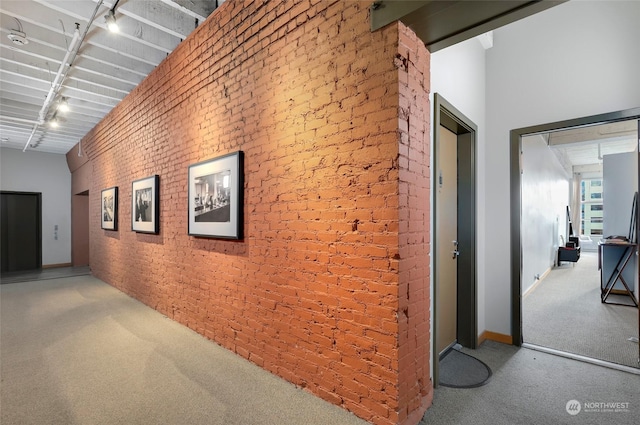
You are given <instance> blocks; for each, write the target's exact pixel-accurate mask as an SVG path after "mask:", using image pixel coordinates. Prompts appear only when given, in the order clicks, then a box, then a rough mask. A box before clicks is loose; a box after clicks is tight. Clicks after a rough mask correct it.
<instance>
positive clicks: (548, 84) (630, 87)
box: [480, 1, 640, 335]
mask: <svg viewBox="0 0 640 425" xmlns="http://www.w3.org/2000/svg"><path fill="white" fill-rule="evenodd" d="M638 16H640V2H636V1H612V2H596V1H575V2H568V3H563V4H561V5H559V6H556V7H553V8H551V9H549V10H546V11H544V12H541V13H539V14H536V15H534V16H531V17H529V18H527V19H524V20H521V21H518V22H515V23H513V24H510V25H508V26H505V27H502V28H500V29H498V30H496V31H494V46H493V48H491V49H489V50H487V54H486V106H487V109H486V110H487V115H486V151H485V155H484V157H483V162H484V164H483V165H484V167H483V170H484V178H485V185H486V186H485V187H486V190H485V191H484V192H482V191H481V192H480V195H481V196H483V195H484V199H483V200H482V201H481V204H482V205H484V206H486V210H485V215H484V217H485V232H486V235H487V236H486V238H484V240H485V241H486V246H485V247H484V249H482V251H485V253H486V254H485V260H486V261H485V267H484V273H485V275H484V277H483V279H482V280H483V282H485V300H486V305H485V315H486V316H485V320H486V328H487V329H488V330H490V331H493V332H498V333H503V334H507V335H510V334H511V275H510V263H509V258H510V256H511V253H510V231H509V223H510V217H509V214H510V188H509V164H510V159H509V131H510V130H512V129H517V128H522V127H528V126H533V125H538V124H544V123H549V122H555V121H561V120H567V119H573V118H578V117H583V116H588V115H595V114H601V113H607V112H613V111H619V110H623V109H629V108H633V107H637V106H639V104H640V84H638V77H637V75H638V74H637V72H638V69H640V55H638V54H637V49H638V47H637V41H638V40H640V25H638V23H637V19H638Z"/></svg>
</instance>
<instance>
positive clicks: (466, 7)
mask: <svg viewBox="0 0 640 425" xmlns="http://www.w3.org/2000/svg"><path fill="white" fill-rule="evenodd" d="M565 1H567V0H545V1H541V0H502V1H496V0H493V1H491V0H487V1H484V0H483V1H469V0H466V1H460V0H417V1H413V0H377V1H375V2H374V3H373V4H372V5H371V31H376V30H378V29H380V28H382V27H383V26H385V25H388V24H390V23H391V22H395V21H397V20H400V21H402V23H404V24H405V25H407V26H408V27H409V28H411V29H412V30H413V31H414V32H415V33H416V35H417V36H418V37H420V39H421V40H422V41H423V42H424V44H425V45H426V46H427V48H428V49H429V51H430V52H431V53H433V52H436V51H438V50H441V49H444V48H446V47H449V46H452V45H454V44H456V43H460V42H462V41H465V40H468V39H470V38H473V37H476V36H478V35H481V34H484V33H486V32H489V31H492V30H494V29H496V28H499V27H501V26H504V25H507V24H510V23H512V22H515V21H517V20H519V19H523V18H526V17H527V16H531V15H533V14H535V13H538V12H541V11H543V10H546V9H549V8H551V7H553V6H557V5H558V4H561V3H564V2H565Z"/></svg>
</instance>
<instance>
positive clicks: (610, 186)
mask: <svg viewBox="0 0 640 425" xmlns="http://www.w3.org/2000/svg"><path fill="white" fill-rule="evenodd" d="M602 182H603V188H602V189H603V193H604V200H603V213H604V214H603V216H604V220H603V227H604V230H603V232H602V233H603V236H604V237H607V236H611V235H616V236H629V225H630V223H631V205H632V202H633V195H634V193H636V192H637V191H638V154H637V153H636V152H632V153H620V154H617V155H604V156H603V157H602Z"/></svg>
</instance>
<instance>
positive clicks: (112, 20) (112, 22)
mask: <svg viewBox="0 0 640 425" xmlns="http://www.w3.org/2000/svg"><path fill="white" fill-rule="evenodd" d="M104 19H105V21H107V28H109V31H111V32H118V31H119V30H120V28H118V23H117V22H116V15H115V13H113V9H111V10H110V11H109V13H107V14H106V15H104Z"/></svg>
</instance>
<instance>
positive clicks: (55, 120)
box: [49, 117, 58, 128]
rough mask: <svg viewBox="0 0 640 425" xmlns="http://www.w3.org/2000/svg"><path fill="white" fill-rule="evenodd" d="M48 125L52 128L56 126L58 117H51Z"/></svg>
mask: <svg viewBox="0 0 640 425" xmlns="http://www.w3.org/2000/svg"><path fill="white" fill-rule="evenodd" d="M49 126H50V127H52V128H56V127H58V119H57V118H56V117H53V118H51V119H50V120H49Z"/></svg>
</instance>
